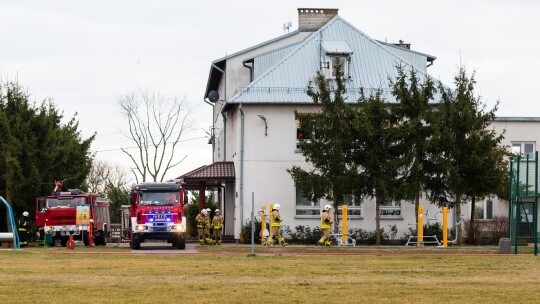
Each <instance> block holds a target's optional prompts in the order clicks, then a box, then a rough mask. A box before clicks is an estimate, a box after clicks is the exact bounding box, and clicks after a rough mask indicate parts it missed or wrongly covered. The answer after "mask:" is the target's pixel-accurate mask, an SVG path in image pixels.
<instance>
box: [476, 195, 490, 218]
mask: <svg viewBox="0 0 540 304" xmlns="http://www.w3.org/2000/svg"><path fill="white" fill-rule="evenodd" d="M474 218H476V219H479V220H491V219H493V200H492V199H491V198H487V199H485V200H482V201H477V202H475V203H474Z"/></svg>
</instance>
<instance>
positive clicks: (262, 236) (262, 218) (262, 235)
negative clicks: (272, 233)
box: [261, 205, 266, 246]
mask: <svg viewBox="0 0 540 304" xmlns="http://www.w3.org/2000/svg"><path fill="white" fill-rule="evenodd" d="M265 211H266V206H264V205H263V206H262V207H261V246H264V239H265V237H266V236H265V235H264V230H266V215H265V214H264V212H265Z"/></svg>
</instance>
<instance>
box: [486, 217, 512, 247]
mask: <svg viewBox="0 0 540 304" xmlns="http://www.w3.org/2000/svg"><path fill="white" fill-rule="evenodd" d="M486 229H487V230H488V231H490V232H491V236H492V237H493V241H494V242H496V243H497V244H498V242H499V239H501V238H503V237H507V236H508V217H507V216H495V217H493V219H492V220H491V221H490V222H488V223H487V227H486Z"/></svg>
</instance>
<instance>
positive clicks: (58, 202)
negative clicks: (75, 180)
mask: <svg viewBox="0 0 540 304" xmlns="http://www.w3.org/2000/svg"><path fill="white" fill-rule="evenodd" d="M80 204H86V198H85V197H71V196H70V197H55V198H47V207H48V208H75V207H77V205H80Z"/></svg>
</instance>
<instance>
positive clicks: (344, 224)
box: [341, 205, 348, 244]
mask: <svg viewBox="0 0 540 304" xmlns="http://www.w3.org/2000/svg"><path fill="white" fill-rule="evenodd" d="M341 217H342V219H341V221H342V229H341V233H342V234H343V235H342V236H341V244H347V236H346V235H345V234H347V231H348V230H347V205H342V206H341Z"/></svg>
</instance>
